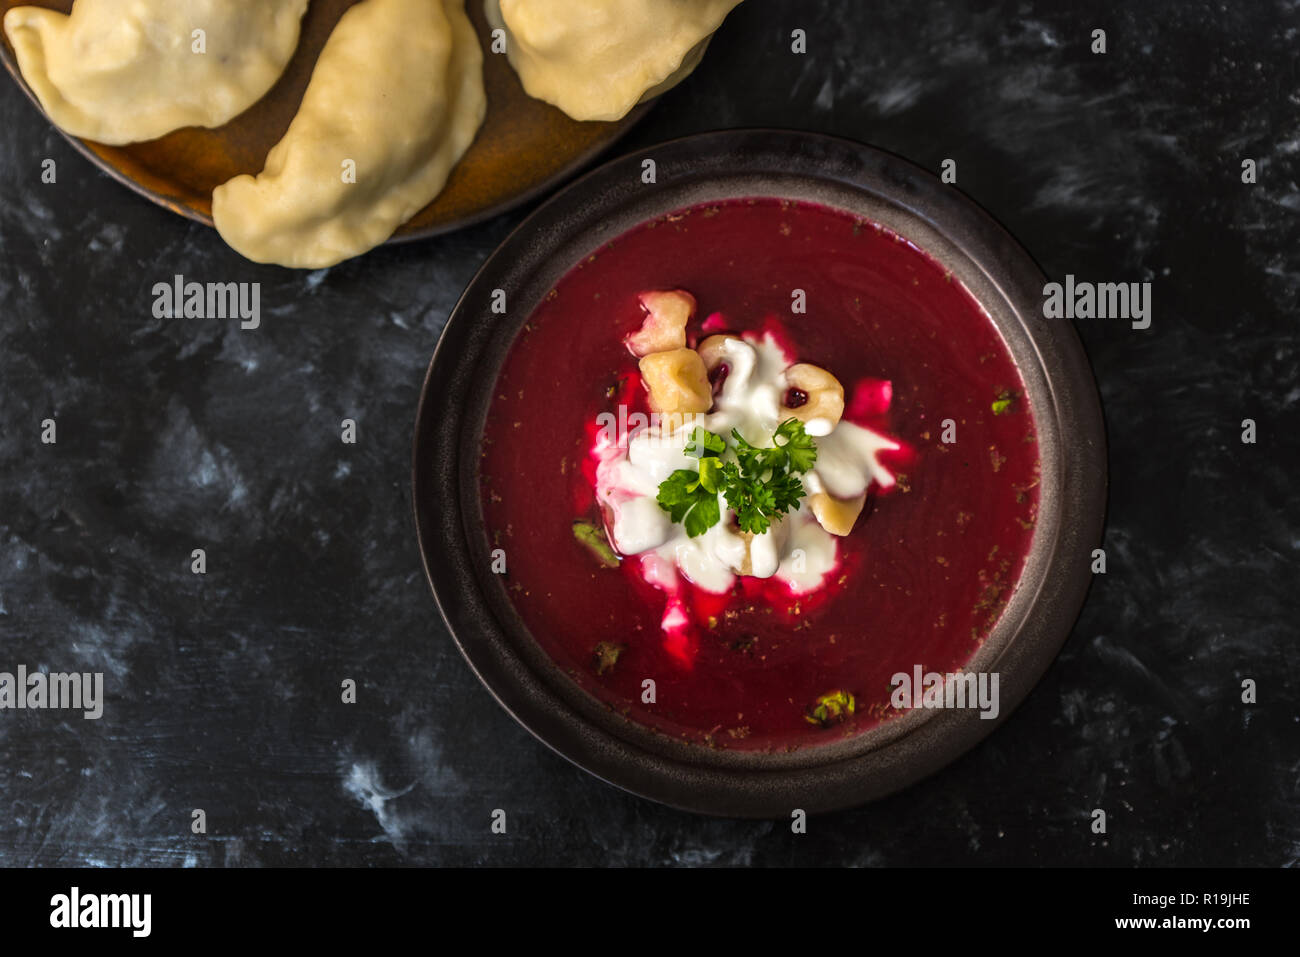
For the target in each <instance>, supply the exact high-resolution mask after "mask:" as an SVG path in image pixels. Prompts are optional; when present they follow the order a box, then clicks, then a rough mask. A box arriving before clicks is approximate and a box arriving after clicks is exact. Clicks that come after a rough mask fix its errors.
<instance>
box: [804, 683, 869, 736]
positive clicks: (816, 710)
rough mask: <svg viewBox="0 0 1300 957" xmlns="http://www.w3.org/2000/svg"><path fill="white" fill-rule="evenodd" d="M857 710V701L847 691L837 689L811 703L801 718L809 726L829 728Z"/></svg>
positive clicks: (846, 718)
mask: <svg viewBox="0 0 1300 957" xmlns="http://www.w3.org/2000/svg"><path fill="white" fill-rule="evenodd" d="M856 708H857V701H856V700H855V699H854V697H853V695H852V694H850V693H849V692H847V691H844V690H842V689H839V688H837V689H836V690H834V691H828V692H826V694H824V695H822V696H821V697H820V698H818V699H817V700H816V702H814V703H813V706H812V707H811V708H809V709H808V711H807V713H806V714H805V715H804V716H803V717H804V720H805V721H807V722H808V723H809V724H817V725H821V726H822V727H823V728H829V727H830V726H831V725H832V724H833V723H835V722H837V721H846V720H848V718H849V717H850V716H852V714H853V712H854V711H855V710H856Z"/></svg>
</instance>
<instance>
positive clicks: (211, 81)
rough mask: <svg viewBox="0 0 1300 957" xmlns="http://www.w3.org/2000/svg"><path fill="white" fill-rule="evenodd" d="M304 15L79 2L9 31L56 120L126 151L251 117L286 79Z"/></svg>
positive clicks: (18, 22) (234, 7)
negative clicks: (191, 129) (250, 111)
mask: <svg viewBox="0 0 1300 957" xmlns="http://www.w3.org/2000/svg"><path fill="white" fill-rule="evenodd" d="M306 9H307V0H130V2H126V0H76V3H74V4H73V6H72V13H71V15H64V14H62V13H56V12H55V11H53V10H44V9H41V8H40V7H14V8H13V9H12V10H10V11H9V12H8V13H6V14H5V19H4V26H5V32H6V33H7V34H8V35H9V42H10V43H12V44H13V47H14V53H15V54H16V55H17V57H18V66H19V68H20V69H21V70H22V74H23V79H25V80H26V81H27V85H28V86H30V87H31V88H32V90H33V91H34V92H35V93H36V97H37V99H39V100H40V101H41V106H43V107H44V108H45V112H46V114H48V115H49V117H50V119H51V120H53V121H54V123H55V124H56V125H57V126H58V127H59V128H60V129H62V130H64V131H65V132H67V133H71V134H72V135H73V136H80V137H84V138H85V139H88V140H96V141H98V142H100V143H110V144H120V143H134V142H138V141H140V140H152V139H156V138H157V137H159V136H163V135H164V134H167V133H170V132H171V131H172V130H177V129H180V128H181V127H183V126H221V125H222V124H223V123H226V122H227V121H229V120H231V119H233V118H234V117H236V116H238V115H239V114H240V113H242V112H244V110H246V109H248V108H249V107H250V106H252V105H253V104H254V103H256V102H257V101H258V100H260V99H261V98H262V96H263V95H264V94H265V93H266V91H267V90H269V89H270V88H271V87H272V86H274V85H275V81H276V80H278V79H279V78H280V74H281V73H283V72H284V68H285V65H286V64H287V63H288V62H289V58H290V57H292V56H293V51H294V50H295V49H296V48H297V46H298V25H299V21H301V20H302V15H303V11H305V10H306ZM197 31H202V32H201V33H199V32H197ZM198 51H202V52H198Z"/></svg>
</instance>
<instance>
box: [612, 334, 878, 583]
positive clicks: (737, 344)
mask: <svg viewBox="0 0 1300 957" xmlns="http://www.w3.org/2000/svg"><path fill="white" fill-rule="evenodd" d="M723 350H724V353H723V360H722V361H723V362H724V363H725V364H726V366H727V375H726V378H725V379H724V381H723V385H722V388H721V390H720V391H719V393H718V395H717V397H716V398H715V401H714V404H713V411H712V412H710V413H708V414H706V415H700V416H696V417H695V418H694V419H692V420H690V421H687V422H685V423H683V424H680V425H678V426H677V428H675V429H672V428H669V427H668V426H667V425H666V424H660V423H657V422H656V423H652V424H651V425H649V426H647V427H645V428H641V429H638V430H636V431H635V432H633V433H632V434H630V435H625V436H618V435H614V434H611V432H612V431H613V430H612V429H605V430H602V431H600V432H599V433H598V435H597V439H596V445H595V447H594V449H593V450H592V451H593V455H594V456H595V458H596V462H597V468H596V497H597V500H598V501H599V503H600V504H601V506H602V507H603V509H604V511H605V514H606V516H607V517H608V530H609V534H610V539H611V541H612V543H613V545H614V547H615V548H616V549H617V550H618V551H619V552H621V553H622V554H624V555H629V556H630V555H636V556H640V558H641V570H642V574H643V575H644V577H645V578H646V580H647V581H649V582H651V583H652V584H654V585H656V586H657V587H659V588H661V589H662V590H664V591H665V592H668V593H669V594H673V593H675V592H676V591H677V585H678V576H679V575H680V576H682V577H684V578H685V579H686V580H687V581H689V582H691V583H692V584H694V585H695V586H696V587H698V588H702V589H704V590H705V591H709V592H713V593H716V594H723V593H726V592H728V591H730V589H731V588H732V586H733V585H734V584H735V580H736V576H737V575H741V574H745V575H752V576H754V577H756V578H772V577H775V578H777V579H778V580H780V581H782V582H784V583H785V584H786V585H787V586H788V587H789V589H790V591H791V592H792V593H794V594H796V595H799V594H806V593H808V592H812V591H815V590H817V589H818V588H820V587H822V585H823V583H824V582H825V580H826V578H827V576H828V575H830V574H831V572H833V571H834V570H835V569H836V567H837V566H838V558H837V542H836V537H835V536H834V535H832V534H830V533H829V532H827V531H826V530H825V529H823V528H822V527H821V525H820V524H819V523H818V522H817V519H816V518H815V516H814V515H813V513H812V510H811V509H810V508H809V507H808V505H807V497H805V498H804V499H802V500H801V502H800V505H799V507H798V508H797V509H796V510H795V511H793V512H790V513H788V514H787V515H785V516H784V517H783V518H782V519H781V520H779V521H776V522H773V524H772V527H771V528H770V529H769V530H768V531H767V532H764V533H763V534H761V535H754V536H753V537H752V539H750V540H747V537H746V536H743V535H742V534H741V533H740V532H739V530H738V529H737V528H736V527H735V526H734V524H733V522H732V521H731V520H730V519H731V514H732V513H731V512H730V511H729V510H728V508H727V505H726V500H725V499H724V498H723V497H722V496H721V494H719V508H720V510H721V513H722V515H723V519H722V521H720V522H719V523H717V524H716V525H714V526H713V527H712V528H710V529H709V530H708V531H707V532H705V533H704V534H703V535H700V536H697V537H695V538H691V537H690V536H689V535H687V534H686V529H685V528H684V527H683V526H682V525H680V524H676V523H674V522H673V521H672V520H671V518H670V517H669V515H668V513H667V512H666V511H664V510H663V509H662V508H660V506H659V503H658V502H657V501H656V499H655V496H656V495H657V494H658V491H659V485H660V483H662V482H663V481H664V480H665V479H667V478H668V476H669V475H671V474H672V473H673V472H674V471H676V470H677V469H691V470H698V468H699V461H698V460H697V459H694V458H692V457H690V456H688V455H686V454H685V452H684V449H685V447H686V444H687V442H688V441H689V439H690V436H691V433H692V432H693V430H694V429H695V427H696V426H701V427H703V428H705V429H708V430H709V431H710V432H714V433H717V434H718V435H722V436H730V435H731V430H732V429H735V430H736V431H738V432H739V433H740V434H741V436H743V437H744V439H745V440H746V441H747V442H750V443H751V444H753V445H756V446H770V445H771V444H772V435H773V433H774V432H775V431H776V428H777V426H778V425H780V424H781V422H782V421H783V419H784V418H786V417H787V416H786V415H785V414H783V413H782V410H781V404H782V400H783V399H784V398H785V395H786V389H787V387H786V385H785V384H784V380H783V377H782V374H783V373H784V371H785V370H786V368H788V367H789V366H790V365H791V364H792V362H793V358H792V357H790V356H787V355H786V353H785V351H784V350H783V349H782V348H781V347H780V345H778V343H777V341H776V340H775V339H774V338H773V337H772V336H771V335H770V334H767V335H764V336H763V337H762V338H761V339H760V338H758V337H757V336H754V335H752V334H750V335H746V336H745V337H744V338H743V339H738V338H729V339H727V340H726V341H725V343H724V345H723ZM804 428H805V430H806V431H807V433H808V434H809V435H810V436H812V437H813V442H814V444H815V445H816V447H817V463H816V467H815V468H814V469H813V470H811V471H809V472H806V473H804V474H803V475H802V476H801V480H802V482H803V486H804V489H805V491H806V492H807V495H813V494H815V493H818V492H826V493H828V494H830V495H833V496H835V497H836V498H841V499H850V498H854V497H855V496H857V495H860V494H862V493H863V492H865V491H867V489H868V488H869V487H870V485H871V483H873V482H875V483H876V484H877V485H879V486H881V487H882V488H888V487H890V486H892V485H893V484H894V477H893V475H892V474H890V472H889V470H888V469H887V468H885V466H884V465H883V464H882V463H881V462H880V458H879V454H880V453H881V452H882V451H885V450H893V449H897V448H898V447H899V446H898V444H897V443H895V442H893V441H891V440H890V439H888V438H886V437H885V436H883V435H880V434H879V433H877V432H873V431H871V430H870V429H866V428H863V427H861V426H858V425H854V424H853V423H851V422H846V421H843V420H841V421H839V422H838V423H831V422H830V421H828V420H825V419H813V420H811V421H809V422H806V423H804Z"/></svg>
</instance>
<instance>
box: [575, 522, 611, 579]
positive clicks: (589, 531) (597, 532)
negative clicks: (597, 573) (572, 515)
mask: <svg viewBox="0 0 1300 957" xmlns="http://www.w3.org/2000/svg"><path fill="white" fill-rule="evenodd" d="M573 537H574V538H576V539H577V540H578V541H579V542H581V543H582V544H583V545H585V546H586V547H587V549H588V551H590V552H591V553H592V554H593V555H595V556H596V558H597V559H598V560H599V561H600V563H601V564H602V565H604V566H605V567H606V568H618V556H617V555H615V554H614V549H612V548H610V547H609V539H608V538H607V537H606V536H605V530H604V529H603V528H599V527H597V526H596V525H593V524H591V523H590V522H584V521H581V520H579V521H576V522H574V523H573Z"/></svg>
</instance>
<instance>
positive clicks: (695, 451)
mask: <svg viewBox="0 0 1300 957" xmlns="http://www.w3.org/2000/svg"><path fill="white" fill-rule="evenodd" d="M731 438H732V442H733V443H734V444H733V445H732V446H728V445H727V441H726V440H725V439H724V438H723V437H722V436H720V435H718V434H716V433H714V432H710V431H709V430H708V429H703V428H700V427H698V426H697V427H696V428H695V430H694V431H693V432H692V433H691V437H690V439H689V441H688V442H687V444H686V448H685V449H684V450H683V451H684V452H685V454H686V455H689V456H691V457H692V458H696V459H699V460H700V467H699V471H698V472H697V471H694V470H692V469H677V470H676V471H675V472H673V473H672V474H671V475H670V476H668V478H666V479H665V480H664V481H663V482H662V483H661V484H660V486H659V494H658V496H656V500H657V501H658V502H659V507H660V508H662V509H663V510H664V511H665V512H667V513H668V514H669V515H670V516H671V517H672V520H673V521H674V522H679V523H681V524H682V525H684V526H685V527H686V534H687V535H689V536H690V537H691V538H695V537H696V536H698V535H703V534H704V533H705V532H707V531H708V530H709V529H710V528H712V527H713V526H714V525H716V524H718V522H720V521H721V520H722V508H721V506H720V505H719V504H718V495H719V493H721V494H722V496H723V498H725V499H726V502H727V507H728V508H730V509H731V510H733V511H734V512H735V513H736V522H737V524H738V525H739V526H740V529H741V531H744V532H750V533H752V534H755V535H761V534H762V533H763V532H766V531H767V530H768V529H769V528H770V527H771V525H772V521H773V520H774V519H776V518H779V517H780V516H781V515H784V514H785V513H786V512H789V511H793V510H794V509H795V508H798V506H799V499H801V498H803V496H804V488H803V483H802V482H800V481H799V478H798V473H802V472H807V471H808V470H809V469H811V468H812V467H813V465H814V464H815V463H816V461H817V446H816V445H814V444H813V440H812V438H811V436H809V435H808V433H807V432H805V431H804V427H803V423H802V422H800V421H799V420H798V419H787V420H786V421H784V422H782V423H781V424H780V425H779V426H778V427H777V430H776V432H775V433H774V434H773V436H772V441H773V445H772V447H770V448H758V447H757V446H753V445H750V444H749V443H748V442H747V441H745V439H744V438H743V437H742V436H741V434H740V433H739V432H738V431H736V430H735V429H732V430H731ZM728 451H731V452H732V453H733V455H734V457H735V461H734V462H733V461H730V460H726V459H724V458H723V456H724V455H726V453H727V452H728Z"/></svg>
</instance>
